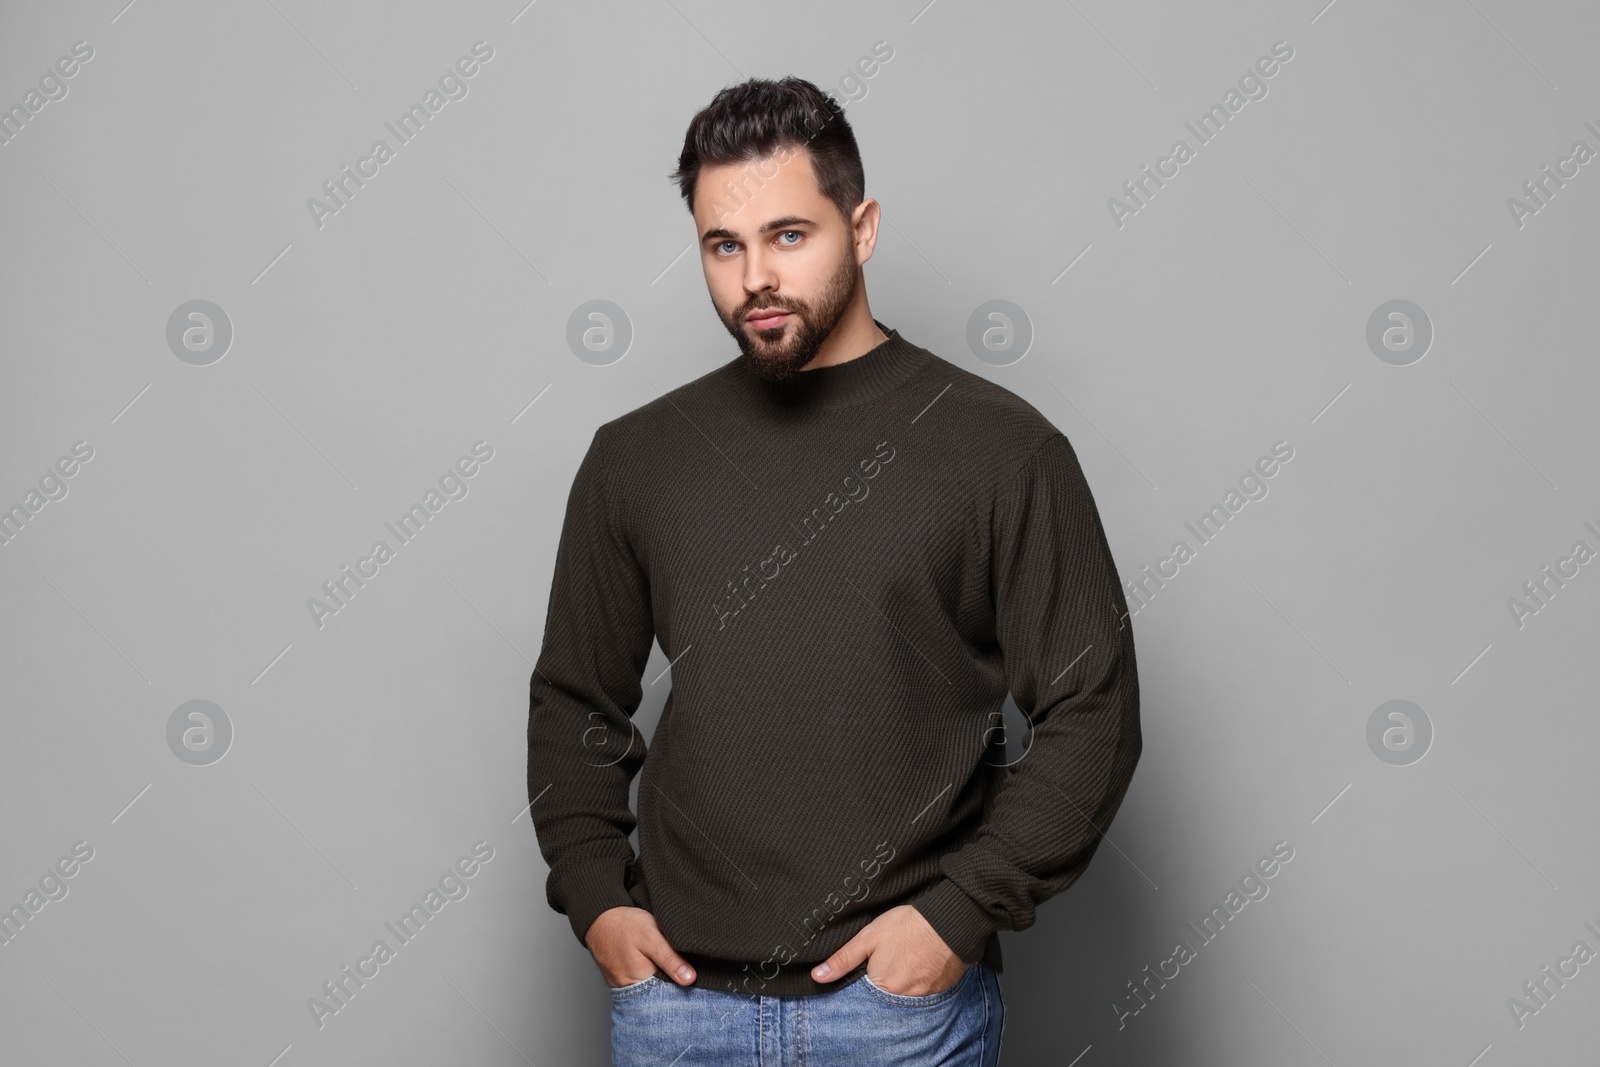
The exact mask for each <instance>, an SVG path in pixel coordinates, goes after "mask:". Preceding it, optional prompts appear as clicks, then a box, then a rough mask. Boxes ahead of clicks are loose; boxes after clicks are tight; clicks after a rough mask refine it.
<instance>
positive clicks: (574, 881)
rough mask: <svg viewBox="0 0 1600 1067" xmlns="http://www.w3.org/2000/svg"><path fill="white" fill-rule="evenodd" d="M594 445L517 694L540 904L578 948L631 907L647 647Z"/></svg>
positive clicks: (644, 587)
mask: <svg viewBox="0 0 1600 1067" xmlns="http://www.w3.org/2000/svg"><path fill="white" fill-rule="evenodd" d="M602 429H603V428H602ZM601 438H602V431H599V430H597V431H596V432H595V435H594V437H593V438H592V439H591V441H590V443H589V450H588V452H587V453H586V454H585V456H584V458H583V460H582V462H581V463H580V464H579V466H578V472H577V474H576V476H575V477H574V478H573V482H572V488H571V490H570V491H569V493H568V496H567V510H566V517H565V519H564V520H563V522H562V527H561V536H560V540H559V541H558V542H557V546H556V559H555V569H554V575H553V577H552V579H551V582H550V601H549V604H548V607H547V609H546V617H545V627H544V641H543V646H542V648H541V649H540V652H539V660H538V662H537V663H536V664H535V665H534V670H533V675H532V677H531V678H530V679H529V684H528V696H529V699H528V798H529V800H530V801H531V807H530V816H531V818H532V820H533V825H534V830H535V833H536V834H537V837H538V842H539V851H540V853H541V854H542V855H543V856H544V860H545V863H546V864H548V865H549V868H550V874H549V877H548V878H547V879H546V882H545V895H546V899H547V900H548V901H549V904H550V906H551V907H552V908H554V909H555V910H556V911H557V912H559V913H561V914H563V915H566V916H567V919H568V921H569V922H570V923H571V925H572V932H573V933H574V934H576V935H577V938H578V941H579V943H580V944H583V943H584V940H583V939H584V935H585V934H586V933H587V932H588V929H589V924H590V923H592V922H593V921H594V920H595V918H597V917H598V916H599V915H600V913H601V912H603V911H605V910H607V909H608V908H614V907H632V906H634V902H633V900H632V899H631V898H630V897H629V895H628V890H627V881H626V879H627V871H628V868H629V866H630V865H631V864H632V863H633V861H634V854H633V846H632V845H631V844H630V843H629V841H628V835H629V834H630V833H631V832H632V831H633V827H634V824H635V819H634V814H633V810H632V809H631V808H630V807H629V806H628V786H629V783H630V782H631V781H632V779H633V776H634V775H635V774H636V773H637V772H638V770H639V768H640V766H641V765H642V764H643V763H644V756H645V742H644V739H643V737H641V736H639V734H638V732H637V731H636V730H635V728H634V725H633V714H634V712H635V711H636V710H638V707H639V702H640V698H641V696H642V695H643V691H642V689H641V687H640V684H639V679H640V676H641V675H642V674H643V672H644V667H645V663H646V661H647V660H648V658H649V655H650V645H651V642H652V640H653V638H654V627H653V625H652V622H651V611H650V587H649V581H648V579H647V577H646V575H645V573H644V571H643V569H642V568H641V567H640V565H639V562H638V560H637V558H636V557H635V555H634V553H633V551H632V549H631V548H630V547H629V545H628V543H627V540H626V538H625V537H624V535H623V532H622V531H621V530H620V529H619V528H618V526H617V524H616V522H615V519H614V512H613V511H612V508H611V505H610V501H609V499H608V497H607V489H606V479H605V463H606V460H605V457H604V456H603V454H602V444H601Z"/></svg>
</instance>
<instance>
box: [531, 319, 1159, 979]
mask: <svg viewBox="0 0 1600 1067" xmlns="http://www.w3.org/2000/svg"><path fill="white" fill-rule="evenodd" d="M878 325H879V327H880V328H881V329H883V331H884V332H885V333H887V334H888V335H889V339H888V340H887V341H885V342H883V343H882V344H880V345H878V346H877V347H876V348H874V349H872V350H871V351H870V352H868V353H867V354H865V355H863V356H861V357H859V358H857V359H854V360H850V361H848V362H845V363H841V364H837V365H835V366H831V367H822V368H818V369H815V370H810V371H802V372H800V373H799V374H798V375H797V376H796V377H795V378H794V379H792V380H791V381H789V382H785V383H771V382H767V381H764V380H762V379H760V378H758V377H756V376H755V375H753V374H751V373H749V372H748V371H747V370H746V369H745V367H744V366H743V365H742V361H741V358H735V359H734V360H732V361H730V362H728V363H726V364H724V365H722V366H721V367H719V368H717V369H716V370H714V371H711V372H710V373H708V374H705V375H703V376H702V377H700V378H697V379H695V380H694V381H692V382H689V383H688V384H686V385H683V386H680V387H678V388H676V389H674V390H672V391H671V392H669V393H667V394H665V395H664V396H662V397H660V398H659V399H657V400H654V401H651V402H650V403H648V404H645V405H644V406H642V407H640V408H637V409H635V410H634V411H631V412H629V413H627V414H625V415H622V416H620V417H618V418H616V419H613V420H612V421H610V422H607V423H605V424H603V425H601V426H600V427H599V428H598V429H597V430H596V431H595V433H594V436H593V439H592V440H591V442H590V444H589V447H588V451H587V453H586V454H585V455H584V457H583V460H582V462H581V463H580V465H579V467H578V471H577V475H576V477H575V478H574V481H573V484H572V488H571V492H570V495H569V496H568V498H567V504H566V516H565V520H564V523H563V526H562V529H561V539H560V542H559V544H558V546H557V550H556V559H555V571H554V578H553V580H552V582H551V587H550V601H549V606H548V613H547V616H546V621H545V631H544V642H543V646H542V648H541V650H540V654H539V660H538V663H537V665H536V666H535V669H534V672H533V676H532V678H531V680H530V689H529V695H530V709H529V716H528V796H529V798H530V800H531V801H532V809H531V814H532V818H533V823H534V827H535V829H536V831H537V835H538V843H539V849H540V851H541V853H542V854H543V856H544V858H545V861H546V862H547V863H548V864H549V867H550V874H549V878H548V881H547V883H546V892H547V895H548V899H549V903H550V905H551V907H553V908H554V909H555V910H556V911H558V912H560V913H562V914H565V915H566V916H567V917H568V919H569V921H570V923H571V925H572V930H573V933H574V934H576V935H577V937H578V939H579V940H580V941H582V940H583V936H584V934H585V933H586V932H587V930H588V928H589V924H590V923H591V922H593V921H594V919H595V918H596V917H597V916H598V915H599V914H600V913H601V912H602V911H605V910H606V909H608V908H613V907H618V906H629V905H631V906H635V907H640V908H645V909H647V910H649V911H650V912H652V913H653V914H654V915H655V918H656V921H657V923H658V924H659V926H660V928H661V931H662V933H663V934H664V935H665V936H666V938H667V940H668V941H669V942H670V943H671V944H672V945H673V947H674V948H676V949H677V950H678V952H679V953H680V954H682V955H683V956H684V957H685V958H686V959H688V960H689V962H690V963H692V964H694V966H695V968H696V970H697V971H698V976H697V978H696V983H695V984H696V985H699V986H704V987H707V988H714V989H724V990H729V989H731V990H735V991H740V992H748V993H765V994H770V995H782V996H795V995H810V994H822V993H827V992H830V991H832V990H834V989H838V988H841V987H842V986H843V985H844V984H845V982H847V981H849V980H850V979H852V978H854V977H855V976H856V975H858V974H859V973H861V972H862V971H864V970H865V965H864V964H862V965H859V966H858V967H856V968H855V969H854V970H853V971H852V972H850V973H849V974H847V975H845V976H843V977H842V978H841V979H839V980H837V981H834V982H824V983H818V982H816V981H815V980H814V979H813V978H812V977H811V975H810V968H811V967H812V966H814V965H815V964H817V963H820V962H821V961H822V960H823V959H825V958H827V957H828V955H829V954H831V953H832V952H833V951H834V950H835V949H837V948H838V947H839V946H840V945H842V944H843V943H844V942H845V941H847V940H848V939H849V938H850V937H852V936H853V935H855V934H856V933H857V932H859V931H860V930H861V928H862V927H863V926H865V925H866V924H867V923H868V922H870V921H871V920H872V919H873V918H874V917H876V916H877V915H879V914H881V913H882V912H883V911H885V910H886V909H888V908H891V907H894V906H896V905H900V904H910V905H912V906H913V907H915V908H916V909H917V910H918V911H919V912H921V913H922V915H923V916H924V917H925V918H926V919H927V921H928V922H929V923H930V924H931V925H932V926H933V928H934V929H935V930H937V931H938V932H939V935H940V936H941V937H942V938H943V939H944V941H945V943H946V944H948V945H949V946H950V948H951V950H952V951H954V952H955V953H957V954H958V955H959V956H960V957H961V958H962V959H964V960H967V961H969V962H972V961H982V962H984V963H986V964H988V965H989V966H991V967H993V968H994V969H996V970H1000V969H1001V957H1000V942H999V938H998V936H997V931H1000V930H1022V929H1025V928H1026V927H1028V926H1030V925H1032V924H1033V922H1034V918H1035V909H1036V908H1037V907H1038V905H1039V904H1040V903H1041V902H1043V901H1044V900H1046V899H1047V898H1049V897H1051V896H1054V895H1055V894H1057V893H1060V892H1061V891H1062V890H1064V889H1066V888H1067V887H1068V886H1070V885H1072V883H1073V882H1074V881H1076V880H1077V879H1078V877H1079V876H1080V875H1082V874H1083V872H1084V869H1085V868H1086V867H1087V866H1088V863H1089V860H1090V858H1091V857H1092V856H1093V855H1094V853H1095V850H1096V847H1097V846H1098V844H1099V841H1100V837H1101V834H1102V833H1104V832H1105V830H1106V829H1107V828H1108V827H1109V825H1110V823H1111V820H1112V817H1113V816H1114V815H1115V814H1116V812H1117V808H1118V807H1119V805H1120V804H1121V802H1122V798H1123V795H1124V794H1125V793H1126V791H1127V789H1128V784H1129V781H1130V779H1131V778H1132V776H1133V770H1134V765H1135V763H1136V762H1137V761H1138V758H1139V752H1140V748H1141V738H1140V729H1139V684H1138V677H1137V671H1136V666H1135V662H1134V649H1133V631H1132V628H1131V626H1130V624H1129V622H1128V618H1127V610H1128V609H1127V603H1126V601H1125V599H1124V596H1123V590H1122V586H1121V583H1120V582H1119V580H1118V576H1117V573H1116V568H1115V565H1114V564H1113V562H1112V558H1111V552H1110V550H1109V549H1108V547H1107V544H1106V539H1105V533H1104V531H1103V529H1102V528H1101V524H1100V517H1099V514H1098V512H1097V511H1096V509H1095V505H1094V500H1093V498H1092V496H1091V495H1090V492H1089V485H1088V483H1087V482H1086V481H1085V480H1084V475H1083V472H1082V470H1081V469H1080V467H1079V464H1078V459H1077V456H1076V454H1075V453H1074V452H1073V449H1072V446H1071V445H1070V444H1069V443H1068V441H1067V438H1066V437H1065V436H1063V435H1062V433H1061V432H1060V431H1059V430H1057V429H1056V428H1055V427H1054V426H1052V425H1051V424H1050V422H1049V421H1048V420H1046V419H1045V417H1044V416H1043V415H1042V414H1040V413H1039V411H1038V410H1036V409H1035V408H1034V407H1033V406H1032V405H1031V404H1029V403H1028V402H1027V401H1025V400H1023V399H1022V398H1020V397H1018V396H1017V395H1015V394H1014V393H1012V392H1010V391H1009V390H1007V389H1005V388H1003V387H1001V386H998V385H995V384H993V383H991V382H989V381H987V380H985V379H983V378H981V377H978V376H977V375H975V374H972V373H970V372H968V371H965V370H963V369H961V368H959V367H956V366H955V365H953V364H951V363H948V362H946V361H945V360H943V359H941V358H940V357H938V356H936V355H934V354H933V353H931V352H929V351H927V350H926V349H923V348H920V347H918V346H917V345H915V344H912V343H911V342H910V341H908V340H906V339H905V338H903V337H901V336H900V334H899V333H898V331H891V330H889V328H888V327H885V326H883V324H882V323H879V324H878ZM652 639H654V640H656V641H658V642H659V643H660V645H661V650H662V652H663V653H664V654H665V656H666V659H667V661H668V664H669V666H668V667H664V668H658V669H657V670H655V671H652V672H651V676H650V677H648V678H646V677H643V673H644V670H645V663H646V661H647V659H648V658H649V655H650V650H651V642H652ZM645 686H655V687H660V688H670V691H669V692H668V694H667V696H666V702H665V705H664V706H663V708H662V711H661V718H660V721H659V722H658V723H657V725H656V728H655V732H654V735H653V736H652V737H651V738H650V739H649V744H648V755H647V746H646V739H645V738H644V737H643V735H642V734H640V733H639V731H638V729H637V727H636V725H635V724H634V722H633V719H632V716H633V714H634V712H635V711H636V710H637V709H638V707H639V705H640V703H641V701H642V699H643V692H644V687H645ZM1008 690H1009V691H1010V693H1011V694H1012V696H1013V697H1014V699H1015V701H1016V704H1017V706H1018V708H1020V709H1021V710H1022V712H1023V713H1024V714H1025V715H1027V716H1028V719H1029V722H1030V723H1031V727H1030V728H1029V729H1028V730H1027V732H1026V735H1025V736H1024V737H1023V738H1022V739H1021V742H1022V745H1023V747H1024V750H1025V751H1024V752H1023V754H1022V755H1021V756H1020V758H1018V757H1015V756H1013V757H1011V758H1010V759H1009V760H1008V757H1007V753H1006V747H1005V738H1004V733H1003V726H1002V717H1001V706H1002V703H1003V702H1004V699H1005V696H1006V693H1007V691H1008ZM641 768H642V775H641V777H640V780H639V811H638V827H639V855H638V856H637V857H635V856H634V853H633V848H632V846H631V844H630V842H629V834H630V833H631V831H632V830H633V828H634V825H635V818H634V813H633V811H632V809H631V808H630V806H629V800H628V795H629V784H630V782H631V780H632V779H633V776H634V775H635V773H639V772H641ZM657 973H658V974H660V975H661V976H662V977H667V976H666V974H665V972H663V971H661V970H660V969H659V968H658V970H657Z"/></svg>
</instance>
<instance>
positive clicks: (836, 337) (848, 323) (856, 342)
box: [800, 288, 889, 371]
mask: <svg viewBox="0 0 1600 1067" xmlns="http://www.w3.org/2000/svg"><path fill="white" fill-rule="evenodd" d="M888 339H889V335H888V334H886V333H884V332H883V331H882V330H880V329H878V324H877V323H876V322H874V321H873V320H872V309H871V308H869V307H868V306H867V294H866V289H865V288H862V289H859V290H857V292H856V299H854V300H852V301H851V302H850V306H849V308H848V309H846V311H845V313H844V317H843V318H842V319H840V320H839V325H837V326H835V327H834V328H833V332H832V333H830V334H829V335H828V339H827V340H826V341H824V342H822V347H821V348H820V349H818V350H817V355H816V357H815V358H814V359H812V361H811V362H810V363H807V364H806V365H805V366H803V367H801V368H800V369H801V370H803V371H807V370H816V369H817V368H818V367H833V366H837V365H838V364H840V363H848V362H849V361H850V360H852V359H859V358H860V357H861V356H864V355H866V354H867V353H868V352H870V351H872V350H873V349H874V348H877V347H878V346H879V345H881V344H883V342H885V341H887V340H888Z"/></svg>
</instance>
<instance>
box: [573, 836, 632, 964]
mask: <svg viewBox="0 0 1600 1067" xmlns="http://www.w3.org/2000/svg"><path fill="white" fill-rule="evenodd" d="M627 866H628V860H627V858H626V857H622V856H617V857H610V856H607V857H598V858H593V859H583V860H579V861H577V862H575V863H573V864H572V865H571V866H569V867H567V868H566V869H565V870H563V871H562V872H561V876H560V879H559V881H558V885H559V886H560V899H561V900H562V902H563V903H564V904H565V907H566V913H567V921H568V922H569V923H571V925H572V932H573V933H574V934H576V935H577V937H578V944H580V945H583V947H584V949H585V950H587V949H588V947H589V946H588V944H587V943H586V942H585V941H584V940H583V935H584V934H587V933H588V932H589V926H590V925H591V924H592V923H593V922H594V921H595V920H596V919H598V918H599V917H600V913H601V912H603V911H607V910H608V909H611V908H632V907H637V906H638V905H636V904H635V903H634V902H633V898H632V897H630V896H629V895H628V889H627V886H625V885H624V884H623V872H624V871H626V869H627Z"/></svg>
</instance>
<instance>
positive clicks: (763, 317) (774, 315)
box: [744, 308, 790, 330]
mask: <svg viewBox="0 0 1600 1067" xmlns="http://www.w3.org/2000/svg"><path fill="white" fill-rule="evenodd" d="M789 315H790V312H787V311H782V310H780V309H778V308H760V309H758V310H756V311H752V312H751V313H750V314H749V315H747V316H745V320H744V321H745V322H747V323H749V324H750V326H751V327H752V328H753V329H757V330H772V329H776V328H778V327H780V326H782V325H783V324H784V323H786V322H788V321H789Z"/></svg>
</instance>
